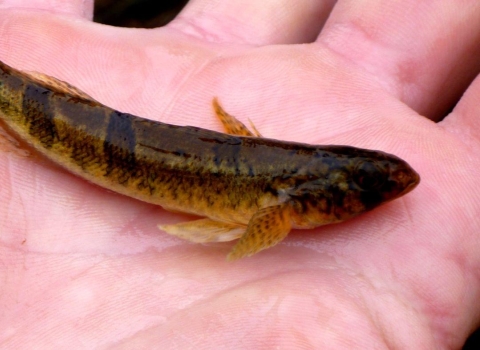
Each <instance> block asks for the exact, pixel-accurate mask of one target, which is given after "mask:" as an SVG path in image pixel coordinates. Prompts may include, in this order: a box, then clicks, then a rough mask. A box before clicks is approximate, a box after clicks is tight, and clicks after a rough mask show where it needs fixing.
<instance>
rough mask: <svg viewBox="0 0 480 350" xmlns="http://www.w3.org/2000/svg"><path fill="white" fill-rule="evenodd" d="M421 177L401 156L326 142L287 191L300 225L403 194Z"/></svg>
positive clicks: (370, 206) (316, 223)
mask: <svg viewBox="0 0 480 350" xmlns="http://www.w3.org/2000/svg"><path fill="white" fill-rule="evenodd" d="M419 182H420V176H419V175H418V173H417V172H416V171H415V170H414V169H413V168H412V167H411V166H410V165H409V164H408V163H407V162H405V161H404V160H402V159H400V158H399V157H397V156H394V155H391V154H388V153H384V152H380V151H373V150H364V149H359V148H353V147H347V146H329V147H327V148H322V150H321V152H319V153H318V155H317V156H315V157H313V158H312V160H311V161H309V164H307V165H306V166H305V167H303V168H302V169H300V170H299V172H298V174H297V178H296V183H295V186H292V187H291V188H289V189H288V190H287V191H286V193H287V195H288V199H289V200H290V203H291V205H292V207H293V208H294V213H295V215H294V217H293V220H294V224H295V226H296V227H315V226H319V225H323V224H328V223H333V222H340V221H344V220H347V219H349V218H352V217H355V216H357V215H359V214H361V213H363V212H366V211H369V210H371V209H374V208H376V207H377V206H379V205H381V204H383V203H386V202H389V201H391V200H394V199H396V198H399V197H401V196H403V195H405V194H407V193H408V192H410V191H412V190H413V189H414V188H415V187H416V186H417V185H418V183H419Z"/></svg>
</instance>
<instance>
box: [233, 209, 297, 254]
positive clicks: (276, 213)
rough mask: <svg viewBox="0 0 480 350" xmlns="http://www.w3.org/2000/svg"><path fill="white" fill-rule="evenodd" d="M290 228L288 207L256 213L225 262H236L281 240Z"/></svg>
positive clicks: (262, 210)
mask: <svg viewBox="0 0 480 350" xmlns="http://www.w3.org/2000/svg"><path fill="white" fill-rule="evenodd" d="M291 228H292V225H291V222H290V215H289V212H288V207H286V206H285V205H276V206H272V207H267V208H263V209H260V210H259V211H258V212H256V213H255V214H254V215H253V216H252V218H251V219H250V222H249V223H248V226H247V231H246V232H245V233H244V234H243V236H242V237H241V238H240V240H239V241H238V242H237V244H236V245H235V246H234V247H233V249H232V251H231V252H230V254H228V256H227V260H229V261H231V260H236V259H240V258H243V257H245V256H250V255H253V254H255V253H257V252H259V251H261V250H263V249H266V248H269V247H272V246H274V245H275V244H277V243H278V242H280V241H281V240H283V239H284V238H285V237H286V236H287V235H288V233H289V232H290V230H291Z"/></svg>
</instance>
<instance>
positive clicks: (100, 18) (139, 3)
mask: <svg viewBox="0 0 480 350" xmlns="http://www.w3.org/2000/svg"><path fill="white" fill-rule="evenodd" d="M187 2H188V0H162V1H159V0H96V1H95V14H94V18H93V19H94V21H95V22H99V23H104V24H109V25H112V26H117V27H135V28H156V27H161V26H163V25H165V24H166V23H168V22H170V21H171V20H172V19H173V18H174V17H175V16H176V14H177V13H178V12H180V10H181V9H182V8H183V7H184V6H185V4H186V3H187ZM463 350H480V329H479V330H477V331H476V332H475V333H474V334H473V335H472V336H471V337H470V338H469V339H468V340H467V342H466V343H465V346H464V347H463Z"/></svg>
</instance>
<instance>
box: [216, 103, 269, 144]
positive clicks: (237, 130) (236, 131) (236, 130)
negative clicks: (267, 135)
mask: <svg viewBox="0 0 480 350" xmlns="http://www.w3.org/2000/svg"><path fill="white" fill-rule="evenodd" d="M212 104H213V109H214V111H215V114H216V116H217V118H218V119H219V120H220V122H221V123H222V125H223V127H224V128H225V130H226V132H227V134H231V135H238V136H256V137H262V135H261V134H260V132H258V130H257V128H255V125H253V123H252V121H251V120H250V119H249V120H248V121H249V122H250V126H251V127H252V129H253V132H252V131H250V130H249V129H248V128H247V127H246V126H245V124H243V123H242V122H241V121H240V120H238V119H237V118H235V117H234V116H233V115H230V114H228V113H227V112H225V110H224V109H223V108H222V106H220V103H219V102H218V100H217V98H214V99H213V101H212Z"/></svg>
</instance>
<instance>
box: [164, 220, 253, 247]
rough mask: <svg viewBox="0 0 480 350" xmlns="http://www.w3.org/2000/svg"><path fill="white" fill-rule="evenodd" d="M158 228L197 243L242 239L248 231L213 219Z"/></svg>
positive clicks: (243, 227) (240, 226) (236, 225)
mask: <svg viewBox="0 0 480 350" xmlns="http://www.w3.org/2000/svg"><path fill="white" fill-rule="evenodd" d="M158 228H159V229H161V230H163V231H165V232H166V233H168V234H171V235H173V236H177V237H179V238H182V239H186V240H187V241H190V242H195V243H206V242H227V241H233V240H234V239H238V238H239V237H241V236H242V234H243V233H244V232H245V229H246V227H245V226H242V225H238V224H230V223H225V222H220V221H214V220H212V219H199V220H193V221H187V222H180V223H178V224H173V225H158Z"/></svg>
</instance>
